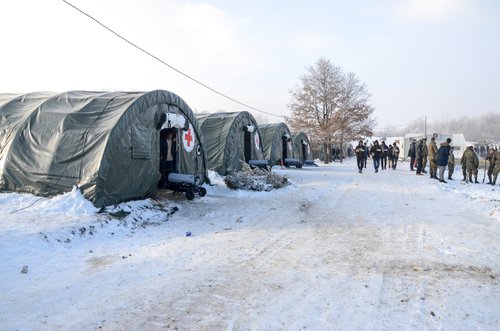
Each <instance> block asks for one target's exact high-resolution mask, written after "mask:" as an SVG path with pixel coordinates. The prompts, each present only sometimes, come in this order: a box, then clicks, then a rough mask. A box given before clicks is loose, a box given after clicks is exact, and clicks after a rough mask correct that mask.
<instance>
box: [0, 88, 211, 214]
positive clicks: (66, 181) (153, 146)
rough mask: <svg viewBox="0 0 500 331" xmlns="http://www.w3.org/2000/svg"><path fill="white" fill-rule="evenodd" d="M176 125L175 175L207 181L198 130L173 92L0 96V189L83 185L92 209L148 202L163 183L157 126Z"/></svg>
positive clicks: (42, 191) (37, 190)
mask: <svg viewBox="0 0 500 331" xmlns="http://www.w3.org/2000/svg"><path fill="white" fill-rule="evenodd" d="M169 116H170V117H172V116H177V117H178V119H179V120H178V122H183V121H184V122H185V123H184V122H183V124H185V125H184V128H183V129H182V128H180V127H179V126H178V129H177V130H178V134H179V135H180V139H178V140H177V145H178V148H177V162H178V166H177V168H178V169H177V170H178V172H179V173H183V174H189V175H193V176H196V177H195V178H196V180H197V182H198V184H199V185H201V184H202V183H203V182H204V181H205V178H206V176H205V172H206V154H205V151H204V149H203V140H202V136H201V130H200V128H199V126H198V123H197V121H196V118H195V117H194V115H193V113H192V111H191V109H190V108H189V106H188V105H187V104H186V103H185V102H184V101H183V100H182V99H181V98H180V97H179V96H177V95H175V94H174V93H171V92H168V91H163V90H156V91H151V92H89V91H71V92H66V93H48V92H41V93H30V94H24V95H22V94H0V191H17V192H29V193H33V194H37V195H42V196H50V195H54V194H59V193H63V192H67V191H70V190H71V189H72V188H73V187H74V186H77V187H79V188H80V190H81V191H82V192H83V194H84V195H85V197H86V198H87V199H89V200H90V201H92V202H93V203H94V205H95V206H97V207H102V206H106V205H110V204H115V203H119V202H122V201H126V200H131V199H138V198H143V197H145V196H147V195H149V194H150V193H152V192H154V191H155V190H156V189H157V185H158V181H159V179H160V172H159V162H160V161H159V159H160V156H159V154H160V151H159V150H160V148H159V139H160V129H162V128H165V127H168V126H170V124H171V123H170V121H169V122H168V123H164V122H165V120H166V119H168V118H170V117H169Z"/></svg>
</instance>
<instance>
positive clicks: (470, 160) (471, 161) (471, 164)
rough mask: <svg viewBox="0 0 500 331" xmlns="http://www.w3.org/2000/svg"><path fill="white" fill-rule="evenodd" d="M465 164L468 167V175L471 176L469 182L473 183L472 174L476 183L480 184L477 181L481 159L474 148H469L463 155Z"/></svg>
mask: <svg viewBox="0 0 500 331" xmlns="http://www.w3.org/2000/svg"><path fill="white" fill-rule="evenodd" d="M463 158H464V162H465V164H466V166H467V174H468V175H469V182H470V183H472V174H474V183H479V182H478V181H477V169H478V167H479V158H478V157H477V154H476V153H475V152H474V146H469V147H467V149H466V150H465V152H464V155H463Z"/></svg>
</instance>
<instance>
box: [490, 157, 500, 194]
mask: <svg viewBox="0 0 500 331" xmlns="http://www.w3.org/2000/svg"><path fill="white" fill-rule="evenodd" d="M491 162H493V182H492V183H491V185H495V183H496V182H497V177H498V173H499V172H500V148H499V149H498V150H497V151H496V152H495V154H493V158H492V159H491Z"/></svg>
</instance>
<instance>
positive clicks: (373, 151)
mask: <svg viewBox="0 0 500 331" xmlns="http://www.w3.org/2000/svg"><path fill="white" fill-rule="evenodd" d="M370 155H371V156H372V159H373V167H374V168H375V172H378V167H379V165H380V156H381V155H382V147H380V145H379V144H378V140H375V142H374V143H373V146H372V148H370Z"/></svg>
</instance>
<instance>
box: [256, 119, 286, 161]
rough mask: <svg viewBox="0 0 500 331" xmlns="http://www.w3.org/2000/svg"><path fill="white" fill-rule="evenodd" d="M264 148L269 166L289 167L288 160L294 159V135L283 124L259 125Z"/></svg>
mask: <svg viewBox="0 0 500 331" xmlns="http://www.w3.org/2000/svg"><path fill="white" fill-rule="evenodd" d="M259 131H260V134H261V136H262V146H263V147H264V158H266V159H267V160H269V165H270V166H274V165H280V164H282V165H287V163H286V162H287V160H291V158H292V157H293V149H292V140H291V138H292V135H291V133H290V129H289V128H288V126H287V125H286V124H285V123H283V122H280V123H272V124H263V125H259Z"/></svg>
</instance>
